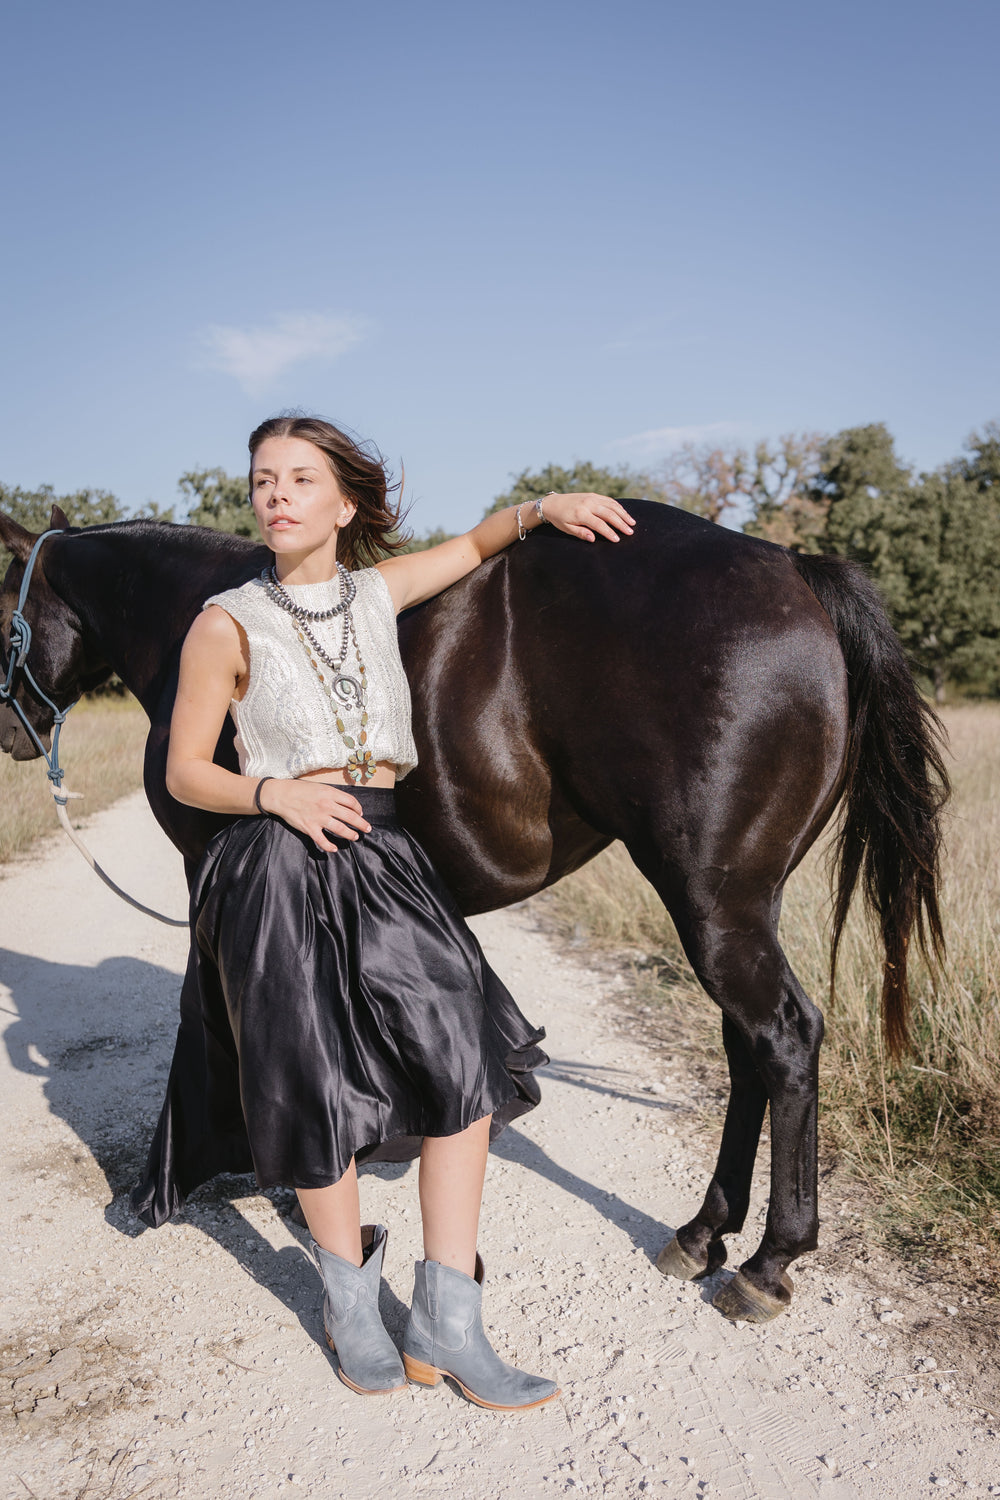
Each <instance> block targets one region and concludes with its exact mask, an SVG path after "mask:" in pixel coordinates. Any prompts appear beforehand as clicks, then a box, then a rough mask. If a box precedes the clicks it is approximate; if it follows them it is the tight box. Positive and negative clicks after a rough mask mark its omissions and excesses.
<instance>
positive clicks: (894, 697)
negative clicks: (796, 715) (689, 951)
mask: <svg viewBox="0 0 1000 1500" xmlns="http://www.w3.org/2000/svg"><path fill="white" fill-rule="evenodd" d="M791 560H792V562H793V564H794V565H795V567H796V568H797V570H798V572H799V574H800V575H801V577H802V578H803V579H804V580H805V582H806V583H807V584H808V586H809V588H810V589H811V590H812V592H813V593H814V594H815V595H816V598H817V599H818V600H819V602H820V604H822V606H823V608H824V609H825V610H826V612H827V614H828V615H829V616H830V619H831V621H832V622H833V627H834V629H835V630H836V632H837V639H838V640H839V642H840V649H841V651H842V652H843V654H844V661H845V662H846V664H847V680H848V701H849V713H850V731H849V732H850V739H849V743H848V752H847V765H846V768H845V775H844V785H843V793H842V802H841V815H840V828H839V832H838V836H837V845H836V861H835V862H836V867H837V893H836V899H835V903H834V912H833V940H832V944H831V950H830V984H831V988H832V986H833V983H834V979H835V976H836V970H837V953H838V951H839V948H840V939H841V937H842V935H843V931H844V923H845V922H846V920H847V911H848V907H849V906H850V904H851V896H852V895H853V893H854V888H855V886H856V885H857V882H858V878H859V876H860V878H861V888H862V891H863V893H864V899H865V906H866V908H867V910H868V913H869V915H870V917H871V918H872V920H873V922H874V923H877V925H878V927H879V930H880V932H881V935H882V943H883V946H884V948H885V966H884V969H883V977H882V1024H883V1029H884V1033H885V1039H886V1043H887V1046H888V1048H889V1051H890V1053H891V1054H892V1055H893V1056H899V1054H900V1053H901V1052H902V1051H903V1050H904V1049H905V1048H906V1046H907V1045H908V1043H909V1013H910V986H909V979H908V975H907V959H908V949H909V944H910V939H911V937H912V935H913V929H914V927H915V928H916V930H917V937H918V940H919V943H920V948H921V951H922V953H923V954H924V957H925V958H927V959H928V960H929V961H930V962H932V963H933V962H934V961H935V960H940V959H941V958H942V957H943V955H944V934H943V931H942V928H941V913H940V909H939V906H938V885H939V881H940V868H939V857H940V850H941V810H942V807H943V806H944V803H945V801H946V800H947V798H948V795H949V790H950V788H949V782H948V772H947V770H946V769H945V765H944V760H943V755H942V748H943V739H944V729H943V726H942V724H941V721H940V719H939V718H938V717H937V715H936V714H935V713H934V711H933V709H931V708H930V707H929V706H928V705H927V704H926V703H925V702H924V701H923V699H922V698H921V697H920V695H919V693H918V692H917V689H916V686H915V684H914V681H913V677H912V675H911V673H910V669H909V666H908V665H907V661H906V657H905V655H904V654H903V648H902V646H901V645H900V642H899V639H898V637H897V636H896V634H895V632H894V630H893V628H892V626H891V625H890V623H889V618H888V616H887V614H886V611H885V606H884V605H883V603H882V601H881V599H880V598H879V595H878V593H877V592H876V590H875V587H874V585H873V584H872V582H871V581H870V579H869V578H868V577H867V576H866V574H865V573H863V572H862V570H861V569H860V568H859V567H858V566H857V564H855V563H851V562H848V561H847V560H846V559H844V558H842V557H829V556H810V555H808V554H805V553H794V554H792V556H791Z"/></svg>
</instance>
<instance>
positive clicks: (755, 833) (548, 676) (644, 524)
mask: <svg viewBox="0 0 1000 1500" xmlns="http://www.w3.org/2000/svg"><path fill="white" fill-rule="evenodd" d="M628 504H629V506H630V507H631V506H634V507H635V510H634V514H635V518H636V521H637V526H636V530H635V534H634V535H633V536H632V537H630V538H628V537H623V538H622V539H621V540H620V541H619V542H618V543H617V544H616V545H614V546H612V545H610V544H608V543H606V542H602V541H598V542H596V543H594V544H592V545H586V544H581V543H580V542H579V541H576V540H573V539H572V538H569V537H567V536H565V535H562V534H560V533H557V532H555V531H554V530H553V529H552V528H550V527H542V528H539V529H538V530H536V531H533V532H532V533H531V534H530V536H529V537H528V538H527V539H526V540H525V541H522V542H515V543H514V544H513V545H512V546H510V547H508V548H507V549H506V550H505V551H503V552H501V553H500V554H498V555H497V556H495V557H493V558H491V559H489V560H488V561H487V562H486V563H484V564H483V565H482V566H481V567H479V568H477V569H476V570H475V571H474V572H473V573H471V574H469V575H468V576H467V577H466V578H464V579H462V580H461V581H460V582H459V583H456V584H455V585H453V586H452V587H451V588H449V589H447V590H446V591H445V592H444V593H443V594H441V595H439V596H438V597H436V598H434V599H431V600H428V601H427V602H426V603H424V604H421V605H419V606H418V607H416V608H415V609H412V610H410V611H408V612H406V613H405V614H403V615H401V616H400V618H399V641H400V648H401V651H402V657H403V662H404V665H405V668H406V672H407V675H408V678H409V681H410V684H411V687H412V696H413V705H414V722H413V727H414V735H415V739H416V743H417V746H418V750H419V765H418V767H417V768H416V770H414V771H413V772H412V773H411V774H410V775H409V776H407V777H406V778H405V780H403V781H402V782H401V783H399V786H398V798H399V809H400V815H401V817H402V820H403V822H404V823H405V824H406V826H407V827H408V828H409V829H410V830H411V831H412V832H413V833H414V834H415V835H416V837H417V838H418V839H419V840H420V841H421V842H422V843H423V845H424V846H425V848H426V849H427V850H428V852H429V854H430V855H431V857H432V859H433V860H434V861H435V862H436V864H437V865H438V868H439V869H440V871H441V873H442V875H443V877H444V879H445V881H446V882H447V884H448V885H449V887H450V888H451V890H452V892H453V893H454V895H455V898H456V900H457V902H458V904H459V906H460V908H461V909H462V911H463V912H465V913H466V914H469V915H471V914H473V913H476V912H483V911H487V910H491V909H495V908H498V907H503V906H507V905H510V904H512V903H514V902H517V901H521V900H523V899H525V898H526V897H528V896H530V895H533V894H534V893H536V892H538V891H541V890H543V889H544V888H545V887H546V886H549V885H551V884H552V883H553V882H555V881H557V880H559V879H560V878H561V877H562V876H564V875H566V874H568V873H569V872H571V871H573V870H575V869H577V868H579V866H581V865H582V864H583V863H584V862H585V861H587V860H589V859H591V858H592V857H593V856H594V855H596V854H597V853H598V852H599V851H600V850H601V849H603V848H605V847H606V846H607V845H608V844H610V843H611V842H612V841H613V840H616V839H618V840H621V841H622V843H623V844H624V845H625V847H626V848H627V850H628V852H629V854H630V855H631V857H632V859H633V861H634V862H635V864H636V865H637V866H638V868H639V870H640V871H641V872H642V874H643V875H644V876H645V877H646V878H647V879H648V880H649V881H650V882H651V883H652V885H653V886H654V887H655V889H656V891H657V892H658V894H659V896H660V898H661V900H662V901H663V904H664V906H665V907H666V909H667V911H668V912H669V914H670V916H671V918H672V919H673V922H674V924H675V926H676V929H677V932H678V935H679V937H680V941H681V943H682V944H683V947H684V951H685V953H686V954H687V957H688V959H689V960H690V962H691V965H692V967H693V969H694V972H695V974H696V976H697V978H698V980H699V981H700V983H701V985H702V986H703V988H704V989H705V991H706V992H707V994H708V995H709V996H710V997H711V999H712V1000H713V1001H714V1002H715V1004H716V1005H717V1006H718V1008H719V1010H720V1011H721V1013H722V1038H723V1043H724V1047H725V1052H726V1057H727V1061H728V1068H729V1075H730V1092H729V1099H728V1104H727V1108H726V1114H725V1121H724V1125H723V1131H722V1139H721V1144H720V1148H719V1154H718V1161H717V1164H716V1167H715V1171H714V1173H713V1175H712V1178H711V1180H710V1181H709V1184H708V1187H707V1189H706V1192H705V1197H704V1201H703V1202H702V1204H701V1207H700V1208H699V1209H698V1211H697V1213H696V1214H695V1215H694V1217H693V1218H692V1219H691V1220H690V1221H689V1222H687V1223H685V1224H684V1225H682V1227H681V1228H680V1229H678V1230H677V1232H676V1234H675V1236H674V1237H673V1238H672V1239H670V1240H669V1241H668V1243H667V1244H666V1245H665V1246H664V1248H663V1250H662V1252H661V1254H660V1256H659V1259H658V1262H657V1264H658V1267H659V1269H660V1270H661V1271H662V1272H663V1273H664V1274H665V1275H675V1276H679V1277H682V1278H685V1279H691V1278H696V1277H703V1276H706V1275H709V1274H711V1273H712V1272H714V1271H715V1270H717V1269H718V1268H719V1267H720V1266H722V1265H723V1263H724V1262H725V1259H726V1246H725V1237H726V1235H728V1234H731V1233H735V1232H737V1231H739V1230H740V1229H741V1228H742V1225H743V1223H744V1220H745V1217H746V1214H747V1211H748V1206H749V1197H750V1183H751V1175H752V1171H753V1165H754V1160H755V1157H756V1154H757V1150H758V1145H759V1137H760V1132H761V1128H762V1124H763V1119H764V1113H765V1110H766V1109H767V1108H770V1115H771V1159H770V1199H769V1207H768V1211H767V1216H766V1223H765V1228H764V1232H763V1236H762V1239H761V1242H760V1244H759V1246H758V1247H757V1249H756V1250H755V1251H754V1253H753V1254H752V1255H751V1256H750V1257H749V1259H747V1260H746V1261H745V1262H744V1263H743V1265H742V1266H741V1267H740V1269H739V1271H738V1272H737V1273H736V1275H735V1276H734V1277H733V1278H731V1279H730V1280H729V1281H728V1282H727V1283H726V1284H725V1285H724V1286H723V1287H721V1288H720V1290H719V1291H718V1292H717V1293H716V1296H715V1299H714V1300H715V1304H716V1306H717V1307H718V1308H719V1309H720V1310H721V1311H722V1312H723V1313H724V1314H725V1315H727V1316H728V1317H730V1318H734V1319H736V1318H740V1319H744V1320H746V1321H753V1322H762V1321H765V1320H767V1319H769V1318H771V1317H774V1316H775V1315H777V1314H778V1313H779V1312H781V1311H782V1310H783V1309H784V1308H785V1307H787V1306H788V1304H789V1302H790V1300H791V1296H792V1283H791V1281H790V1279H789V1277H788V1275H787V1270H788V1267H789V1266H790V1265H791V1263H792V1261H794V1260H795V1259H796V1258H797V1257H798V1256H800V1255H802V1254H803V1253H805V1252H806V1251H808V1250H812V1249H815V1248H816V1245H817V1243H818V1228H819V1218H818V1207H817V1067H818V1055H819V1049H820V1043H821V1040H822V1037H823V1029H824V1021H823V1016H822V1014H821V1012H820V1010H819V1009H818V1007H817V1006H816V1005H815V1004H814V1003H813V1001H812V1000H811V999H810V998H809V997H808V996H807V995H806V993H805V991H804V990H803V987H802V985H801V984H800V982H799V980H798V979H797V978H796V976H795V974H794V972H793V970H792V968H791V966H790V964H789V962H788V960H787V958H786V956H785V954H784V952H783V950H782V948H781V945H780V943H779V941H778V917H779V913H780V910H781V899H782V891H783V888H784V885H785V882H786V881H787V879H788V877H789V875H790V874H791V873H792V871H793V870H794V869H795V868H796V866H797V865H798V864H799V862H800V861H801V859H802V857H803V855H804V854H805V853H806V851H807V850H808V849H809V847H810V846H811V845H812V844H813V843H814V842H815V840H816V838H817V836H818V835H819V833H820V832H821V830H822V829H823V828H824V826H825V825H826V824H827V823H828V822H829V820H830V819H831V818H832V817H833V815H834V814H835V813H836V812H839V832H838V834H837V840H836V844H835V849H834V855H835V865H836V868H835V872H834V873H835V879H836V894H835V899H834V905H833V921H832V942H831V977H832V975H833V972H834V970H835V965H836V954H837V946H838V943H839V941H840V937H841V933H842V931H843V927H844V922H845V919H846V916H847V911H848V906H849V904H850V901H851V897H852V893H853V892H854V891H855V888H856V887H857V885H858V884H859V882H860V885H861V888H862V891H863V894H864V899H865V901H866V904H867V908H868V910H869V913H870V915H871V917H872V919H873V922H874V925H875V927H876V928H877V930H878V933H879V935H880V939H881V946H882V949H883V957H882V1017H883V1027H884V1031H885V1037H886V1041H887V1043H888V1046H889V1048H890V1049H891V1051H892V1052H893V1053H894V1054H898V1053H899V1052H900V1050H901V1049H902V1048H904V1047H905V1045H906V1043H907V1034H908V1033H907V1015H908V1007H909V1004H910V990H909V983H908V976H907V960H908V954H909V947H910V943H911V939H912V938H913V937H914V934H915V935H916V937H917V939H918V940H919V943H920V946H921V948H922V950H923V951H924V953H925V955H929V956H930V958H931V960H932V961H934V960H935V959H939V958H940V956H941V954H942V951H943V937H942V929H941V919H940V913H939V905H938V887H939V869H938V857H939V849H940V841H941V810H942V806H943V803H944V800H945V798H946V796H947V792H948V785H947V774H946V771H945V767H944V764H943V760H942V750H941V739H940V726H939V724H938V721H937V720H936V718H935V716H934V714H933V712H932V710H931V709H930V708H929V707H928V706H926V705H925V704H924V702H923V701H922V699H921V698H920V695H919V694H918V692H917V690H916V687H915V684H914V681H913V678H912V676H911V673H910V670H909V668H908V665H907V662H906V658H905V656H904V653H903V650H902V648H901V646H900V644H899V641H898V640H897V638H896V636H895V634H894V633H893V631H892V628H891V626H890V623H889V620H888V618H887V616H886V613H885V610H884V608H883V605H882V603H881V601H880V599H879V597H878V595H877V593H876V592H875V589H874V587H873V586H872V584H871V583H870V582H869V580H868V579H867V578H866V576H865V575H864V574H863V572H862V571H861V570H860V569H859V568H858V567H856V566H855V565H854V564H852V563H850V562H848V561H846V560H844V559H842V558H839V557H828V556H822V555H807V554H801V553H792V552H789V551H787V550H786V549H784V548H782V547H779V546H776V545H773V544H771V543H768V542H766V541H763V540H760V539H756V538H752V537H749V536H746V535H744V534H742V533H739V532H734V531H730V530H727V529H725V528H723V527H720V526H717V525H713V524H711V523H709V522H707V521H704V520H702V519H700V518H699V517H697V516H694V515H691V514H689V513H687V512H685V511H683V510H680V509H677V508H674V507H669V506H664V505H658V504H654V503H650V502H644V501H639V500H629V502H628ZM51 525H52V528H54V529H56V530H57V531H58V533H59V534H57V535H50V536H48V537H47V539H46V540H45V541H44V542H43V543H42V545H41V547H40V549H39V550H38V553H37V558H36V567H35V575H34V577H33V579H32V580H31V586H30V591H29V595H28V598H27V601H26V603H25V604H24V606H23V616H24V618H25V619H26V620H27V621H28V623H29V625H30V628H31V630H32V632H33V637H32V644H31V648H30V666H31V672H32V674H33V679H34V683H35V685H36V686H34V687H33V686H32V684H31V682H30V681H29V680H27V679H25V678H24V677H23V676H22V677H21V678H17V677H16V675H15V678H14V681H15V682H16V684H17V685H16V687H12V688H11V693H10V695H9V696H13V697H14V698H16V700H17V703H18V704H19V705H20V707H21V710H22V712H23V713H25V714H26V715H27V717H28V719H29V721H30V723H31V725H32V726H33V728H34V730H35V732H36V734H37V735H38V736H39V737H40V739H41V741H42V743H43V744H45V745H47V743H48V739H47V736H48V735H49V734H50V733H51V730H52V725H53V718H54V714H53V707H54V705H58V706H60V707H61V706H64V705H66V704H69V703H70V702H72V701H73V700H74V699H75V698H76V697H77V696H79V694H80V693H81V692H85V691H87V690H88V689H92V688H94V687H96V686H98V685H99V684H100V683H101V682H103V681H105V680H106V679H107V678H108V677H109V676H110V675H111V674H112V673H117V674H118V676H119V677H120V678H121V680H122V681H123V682H124V683H125V685H126V686H127V687H128V688H129V689H130V690H131V691H132V692H133V693H134V694H135V696H136V697H137V698H138V700H139V702H140V703H141V705H142V707H143V708H144V709H145V711H146V714H147V715H148V717H149V721H150V729H149V736H148V741H147V746H146V755H145V766H144V778H145V787H146V793H147V796H148V799H149V803H150V806H151V807H152V810H153V812H154V814H155V816H156V818H157V820H158V821H159V823H160V825H161V826H162V828H163V829H164V830H165V831H166V833H167V835H168V836H169V837H170V839H172V841H173V842H174V844H175V845H176V846H177V848H178V849H179V850H180V852H181V854H182V855H183V857H184V860H185V865H186V869H187V871H188V875H189V877H191V876H193V873H194V871H195V869H196V868H197V865H198V861H199V859H200V857H201V854H202V851H203V850H204V848H205V845H206V843H207V842H208V840H209V839H210V838H211V837H212V835H213V834H214V833H215V832H216V831H217V830H218V829H219V828H220V827H222V826H223V825H224V823H225V821H226V820H225V819H223V818H221V817H219V816H217V815H214V814H209V813H205V812H200V811H198V810H196V809H194V808H189V807H185V806H182V805H180V804H179V803H177V802H175V801H174V800H173V799H172V798H171V797H170V795H169V794H168V792H167V790H166V785H165V775H164V772H165V761H166V748H167V738H168V731H169V722H170V712H171V706H172V703H173V699H174V695H175V691H176V685H177V675H178V659H179V654H180V648H181V644H182V642H183V639H184V636H185V634H186V632H187V630H188V627H189V625H190V624H191V621H192V620H193V618H194V617H195V615H196V614H197V612H198V610H199V609H200V608H201V606H202V603H203V601H204V600H205V599H206V598H207V597H208V596H209V595H210V594H212V593H216V592H218V591H220V590H222V589H227V588H232V587H235V586H237V585H239V584H241V583H243V582H245V581H247V580H248V579H250V578H252V577H254V576H255V575H257V574H259V573H260V571H261V569H262V568H263V567H264V566H265V565H266V564H267V563H268V562H269V561H270V553H269V552H268V551H267V550H266V549H265V548H263V547H262V546H260V545H257V544H254V543H253V542H251V541H249V540H248V539H245V538H241V537H237V536H231V535H224V534H221V533H218V532H213V531H209V530H205V529H202V528H198V527H191V526H175V525H171V524H167V523H162V522H154V521H146V520H138V521H125V522H115V523H112V524H110V525H103V526H95V527H87V528H81V529H76V528H73V527H70V526H69V525H68V524H67V521H66V518H65V516H64V515H63V514H62V513H61V512H60V511H59V509H58V507H55V508H54V509H53V514H52V522H51ZM37 540H38V539H37V538H36V536H35V535H34V534H32V533H31V532H29V531H26V530H25V529H24V528H23V527H21V526H19V525H18V524H17V523H16V522H14V521H13V520H12V519H10V518H9V517H6V516H3V515H2V514H0V541H2V542H3V543H4V544H5V545H6V546H7V548H8V549H9V550H10V552H11V553H12V554H13V561H12V562H11V564H10V566H9V569H8V571H7V575H6V578H5V580H4V583H3V587H2V591H0V650H2V652H3V654H4V656H5V658H8V657H9V655H10V646H9V644H6V643H7V642H9V637H10V626H11V615H12V612H13V610H14V608H15V603H16V601H17V597H18V590H19V586H20V584H21V582H22V579H23V575H24V570H25V566H26V563H27V561H28V559H29V558H30V557H31V556H32V550H33V548H35V546H36V543H37ZM7 665H8V662H7V660H6V659H5V661H4V666H5V668H6V666H7ZM47 700H51V701H47ZM0 748H2V749H3V750H4V751H6V752H7V753H9V754H11V755H12V756H13V757H14V759H15V760H21V759H30V758H32V757H34V756H36V755H38V754H39V749H38V747H37V745H36V744H35V743H34V742H33V740H32V738H30V737H29V735H28V733H26V731H25V729H24V728H23V726H22V724H21V723H20V721H19V719H18V718H17V717H15V714H14V712H13V705H12V704H8V705H7V706H4V707H0ZM216 758H217V760H218V762H219V763H220V764H222V765H226V766H228V767H230V768H231V769H236V768H237V763H236V757H235V752H234V749H233V743H232V729H231V726H229V725H227V726H226V728H225V729H224V730H223V732H222V735H221V736H220V739H219V745H218V749H217V752H216ZM182 1015H183V1000H182ZM183 1031H184V1022H183V1020H182V1026H181V1033H182V1034H183ZM237 1113H238V1111H237ZM240 1128H241V1126H240V1124H239V1122H238V1121H237V1123H236V1124H235V1125H233V1126H232V1129H233V1130H234V1131H236V1133H237V1134H238V1133H239V1130H240ZM237 1156H239V1152H237ZM247 1168H248V1163H245V1162H244V1164H243V1165H242V1166H241V1167H240V1168H238V1169H239V1170H247ZM230 1169H231V1168H230ZM197 1180H204V1178H203V1177H202V1178H199V1179H197Z"/></svg>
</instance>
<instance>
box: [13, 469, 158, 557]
mask: <svg viewBox="0 0 1000 1500" xmlns="http://www.w3.org/2000/svg"><path fill="white" fill-rule="evenodd" d="M53 505H58V506H59V507H60V508H61V509H62V510H63V512H64V513H65V516H66V519H67V521H68V522H69V524H70V525H71V526H103V525H106V524H107V523H109V522H111V521H125V520H128V519H129V518H130V517H135V516H147V517H149V518H151V519H152V520H157V521H172V520H173V518H174V513H173V511H172V510H161V509H160V507H159V506H158V505H156V504H155V502H153V501H150V502H149V503H148V504H147V505H145V506H143V507H142V508H141V509H140V510H138V511H132V512H129V511H128V510H126V508H125V506H124V505H123V504H122V503H121V501H120V500H119V499H117V497H116V496H115V495H112V494H111V493H110V491H109V490H74V491H73V493H72V494H69V495H57V494H56V492H55V490H54V489H53V487H52V485H51V484H43V485H39V487H38V489H37V490H24V489H21V487H20V486H19V485H7V484H2V483H0V510H2V511H3V512H4V513H5V514H6V515H8V516H11V517H12V518H13V519H14V520H15V521H17V522H19V523H20V525H22V526H25V527H27V529H28V530H29V531H36V532H42V531H46V530H47V529H48V524H49V516H50V514H51V511H52V507H53ZM9 563H10V554H9V553H8V552H6V551H5V550H4V549H3V548H2V547H0V577H2V576H3V574H4V573H6V571H7V567H8V564H9Z"/></svg>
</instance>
